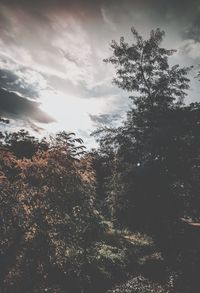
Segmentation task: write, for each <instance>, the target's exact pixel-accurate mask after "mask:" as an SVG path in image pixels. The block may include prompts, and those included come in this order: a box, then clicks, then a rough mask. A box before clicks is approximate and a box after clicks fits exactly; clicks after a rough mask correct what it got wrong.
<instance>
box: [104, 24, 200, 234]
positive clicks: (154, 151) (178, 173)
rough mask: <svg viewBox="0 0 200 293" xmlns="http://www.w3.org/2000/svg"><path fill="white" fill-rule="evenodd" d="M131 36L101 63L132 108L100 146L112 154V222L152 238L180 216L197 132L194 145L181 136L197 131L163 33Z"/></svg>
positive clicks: (180, 71)
mask: <svg viewBox="0 0 200 293" xmlns="http://www.w3.org/2000/svg"><path fill="white" fill-rule="evenodd" d="M132 34H133V37H134V43H133V44H131V45H129V44H128V43H126V42H125V40H124V38H121V39H120V43H119V44H118V43H117V42H115V41H113V42H112V44H111V48H112V51H113V55H112V56H111V57H110V58H108V59H106V60H105V61H106V62H107V63H112V64H113V65H114V66H115V68H116V77H115V78H114V80H113V82H114V83H115V84H116V85H117V86H119V87H120V88H122V89H125V90H127V91H128V92H131V97H130V98H131V100H132V107H131V109H130V110H129V111H128V113H127V118H126V120H125V121H124V122H123V124H122V126H120V127H119V128H117V129H113V130H109V131H106V130H104V131H105V132H106V134H105V135H103V136H102V138H101V139H100V140H101V146H103V145H106V144H107V145H108V144H109V143H110V146H112V148H113V150H114V152H115V160H114V162H113V163H115V164H114V169H113V172H112V178H111V180H110V182H111V184H112V189H113V192H112V194H111V195H110V197H111V198H112V199H113V201H112V204H113V205H114V206H115V211H116V217H117V218H118V219H119V220H120V222H124V224H125V225H129V226H132V227H133V226H136V227H140V228H141V227H142V228H144V227H145V226H146V228H147V227H148V228H149V227H151V228H153V229H154V228H156V229H157V232H158V230H161V229H163V227H164V223H165V225H168V222H173V221H174V220H175V219H178V218H179V217H181V216H183V215H184V207H183V204H184V203H183V202H184V199H183V198H184V196H183V195H184V194H185V195H186V194H188V193H189V189H188V188H187V187H186V186H187V182H188V180H187V176H188V175H189V174H190V172H191V170H192V165H191V164H189V161H188V165H187V166H185V167H184V163H185V159H184V158H185V155H186V153H187V154H188V152H190V151H191V150H192V148H194V146H195V147H196V151H197V149H198V147H197V145H198V146H199V136H198V135H197V132H196V136H195V141H196V142H197V141H198V144H196V143H195V142H194V139H193V140H191V141H190V142H191V143H188V139H187V138H188V132H187V131H188V128H189V129H190V130H189V131H190V133H192V132H191V131H192V129H194V128H193V126H194V124H195V125H196V128H198V123H199V118H195V119H196V120H195V119H194V120H193V121H191V120H188V119H187V118H185V115H187V117H190V118H189V119H191V117H192V113H194V112H193V110H194V109H193V107H192V105H191V106H190V107H186V106H185V105H184V98H185V96H186V90H187V89H188V88H189V78H188V74H189V71H190V70H191V67H183V68H182V67H180V66H179V65H173V66H170V65H169V61H168V58H169V57H170V56H171V55H172V54H173V53H174V52H175V51H174V50H168V49H165V48H163V47H162V46H161V44H162V40H163V36H164V32H163V31H161V30H160V29H157V30H153V31H151V33H150V37H149V39H148V40H144V39H143V38H142V37H141V36H140V35H139V34H138V33H137V31H136V30H135V29H134V28H132ZM196 113H199V105H196ZM197 116H198V114H197ZM197 116H196V117H197ZM198 117H199V116H198ZM186 125H187V128H186ZM186 129H187V130H186ZM186 174H187V175H186ZM166 229H167V227H166Z"/></svg>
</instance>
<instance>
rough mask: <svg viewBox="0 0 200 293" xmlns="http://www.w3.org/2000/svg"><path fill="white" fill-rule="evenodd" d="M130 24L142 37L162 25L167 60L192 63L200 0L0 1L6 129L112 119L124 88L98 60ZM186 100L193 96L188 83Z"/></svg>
mask: <svg viewBox="0 0 200 293" xmlns="http://www.w3.org/2000/svg"><path fill="white" fill-rule="evenodd" d="M132 26H134V27H135V28H136V29H137V30H138V31H139V32H140V33H141V34H143V35H144V37H148V34H149V32H150V30H151V29H155V28H157V27H160V28H161V29H163V30H165V32H166V37H165V40H164V43H163V45H164V46H165V47H167V48H170V49H171V48H173V49H177V53H176V54H175V55H174V57H173V59H172V62H173V63H179V64H180V65H184V66H185V65H195V67H194V70H193V73H192V74H193V75H195V74H196V72H197V71H198V69H199V64H200V2H199V1H197V0H190V1H188V0H168V1H166V0H152V1H151V0H132V1H131V0H123V1H122V0H93V1H92V0H90V1H89V0H73V1H71V0H42V1H41V0H34V1H28V0H13V1H12V0H5V1H3V0H0V116H2V117H5V118H8V119H10V122H11V123H10V125H9V128H10V129H12V130H17V129H19V128H27V129H29V130H30V131H32V132H34V133H35V134H36V135H37V134H38V135H41V134H42V135H44V134H46V133H55V132H57V131H60V130H66V131H73V132H76V134H77V136H80V137H82V138H83V139H84V141H85V144H86V145H88V146H93V145H95V144H94V138H92V137H90V133H91V132H92V131H93V130H94V129H95V128H96V127H98V126H102V125H110V124H112V125H114V124H116V123H118V122H119V121H120V120H121V119H123V117H124V116H125V113H126V111H127V109H128V105H129V104H130V101H129V99H128V96H129V93H127V92H125V91H122V90H120V89H118V88H117V87H116V86H114V85H113V84H112V79H113V76H114V69H113V68H112V66H111V65H109V64H105V63H104V62H103V59H104V58H107V57H109V56H110V55H111V53H112V52H111V49H110V47H109V46H110V44H111V41H112V40H113V39H114V40H116V41H118V40H119V38H120V37H121V36H124V37H125V38H126V39H127V40H128V41H131V40H132V39H131V32H130V28H131V27H132ZM187 99H188V101H193V100H194V101H198V82H197V80H195V81H193V82H192V89H191V90H190V91H189V92H188V98H187Z"/></svg>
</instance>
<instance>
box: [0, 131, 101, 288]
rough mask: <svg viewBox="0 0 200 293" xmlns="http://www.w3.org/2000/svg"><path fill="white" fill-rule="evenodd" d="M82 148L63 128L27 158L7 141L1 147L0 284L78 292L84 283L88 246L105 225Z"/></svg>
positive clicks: (88, 158) (73, 136) (91, 246)
mask: <svg viewBox="0 0 200 293" xmlns="http://www.w3.org/2000/svg"><path fill="white" fill-rule="evenodd" d="M20 135H21V132H20V133H19V136H20ZM15 137H16V139H17V141H18V136H17V135H16V136H15ZM12 138H13V136H12ZM34 141H35V140H34ZM12 145H15V143H14V142H13V143H12ZM83 150H84V146H83V145H82V140H80V139H78V138H76V137H75V135H74V134H69V133H65V132H62V133H59V134H57V136H56V137H54V138H53V137H52V138H51V142H50V144H49V145H47V149H45V150H44V149H38V150H37V151H36V153H35V154H34V155H33V156H32V157H31V158H26V157H23V158H18V157H16V155H15V154H14V153H13V151H11V150H10V148H9V145H8V146H4V148H3V149H2V151H1V153H0V167H1V173H0V183H1V185H0V186H1V187H0V202H1V209H0V214H1V226H0V233H1V238H0V261H1V264H2V265H1V269H0V270H1V271H0V273H1V274H0V285H1V289H2V290H4V291H5V292H44V291H45V290H48V291H49V292H55V291H56V292H63V290H64V292H66V290H69V291H73V292H80V291H81V288H82V287H83V286H84V285H83V284H84V283H87V281H88V280H87V278H88V276H87V273H86V272H84V267H85V266H86V265H87V257H88V254H89V252H88V251H89V249H90V248H93V245H94V243H96V242H98V239H99V237H100V235H101V233H102V231H103V229H104V225H102V224H101V217H100V215H99V213H98V212H97V210H96V209H95V206H94V174H93V171H92V168H91V163H90V157H88V156H87V155H86V154H84V152H83ZM54 290H55V291H54Z"/></svg>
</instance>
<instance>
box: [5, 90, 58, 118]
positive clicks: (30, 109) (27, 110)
mask: <svg viewBox="0 0 200 293" xmlns="http://www.w3.org/2000/svg"><path fill="white" fill-rule="evenodd" d="M39 106H40V104H39V103H37V102H35V101H31V100H28V99H25V98H23V97H21V96H19V95H18V94H16V93H13V92H8V91H6V90H4V89H0V115H1V116H2V117H6V118H11V119H15V120H24V121H25V122H26V123H27V122H30V123H34V122H35V123H37V122H39V123H44V124H46V123H51V122H54V119H53V118H51V117H50V116H49V115H48V114H46V113H45V112H43V111H42V110H41V109H40V108H39Z"/></svg>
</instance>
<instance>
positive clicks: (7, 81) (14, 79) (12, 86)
mask: <svg viewBox="0 0 200 293" xmlns="http://www.w3.org/2000/svg"><path fill="white" fill-rule="evenodd" d="M0 88H4V89H6V90H8V91H12V92H18V93H20V94H21V95H23V96H27V97H29V98H33V99H35V98H38V96H39V93H38V90H37V87H34V86H33V85H31V84H27V83H26V82H25V81H24V78H20V77H19V76H18V74H16V73H15V72H14V71H12V70H8V69H0Z"/></svg>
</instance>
